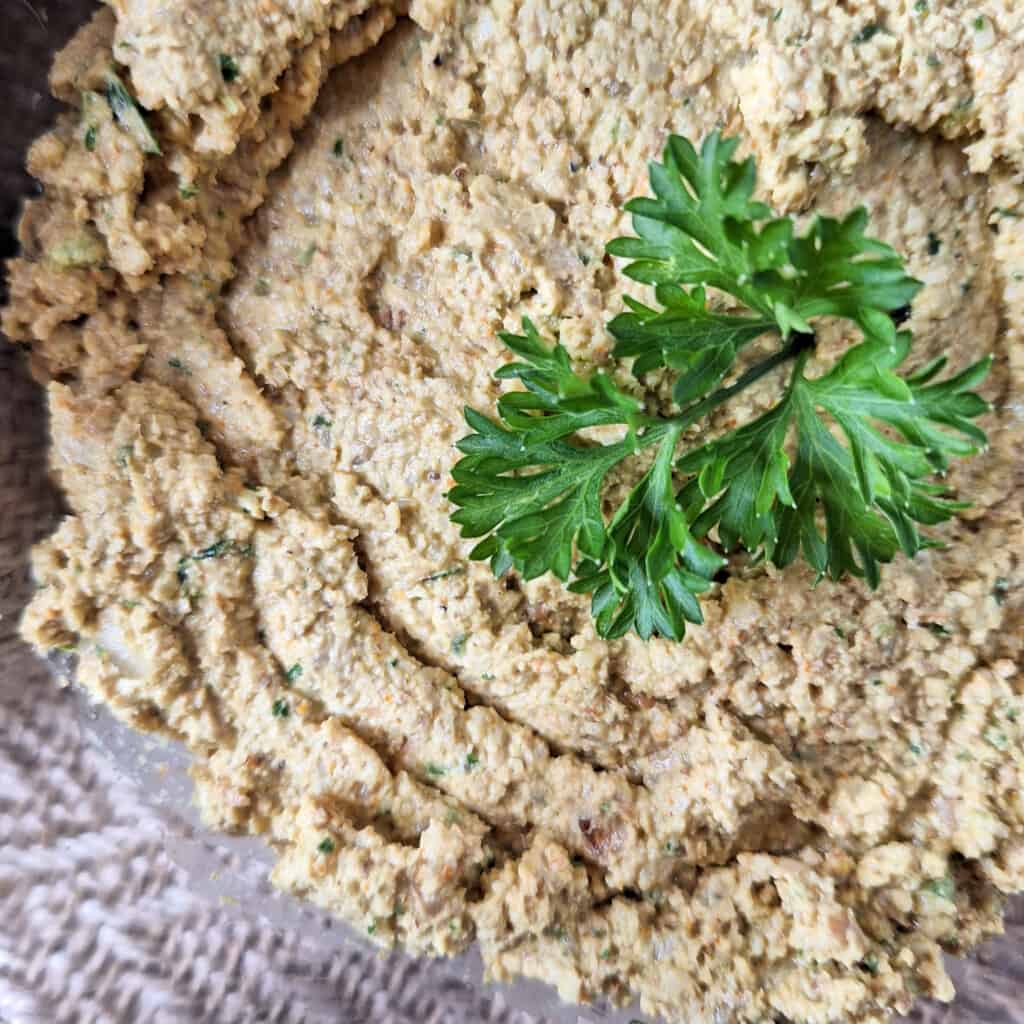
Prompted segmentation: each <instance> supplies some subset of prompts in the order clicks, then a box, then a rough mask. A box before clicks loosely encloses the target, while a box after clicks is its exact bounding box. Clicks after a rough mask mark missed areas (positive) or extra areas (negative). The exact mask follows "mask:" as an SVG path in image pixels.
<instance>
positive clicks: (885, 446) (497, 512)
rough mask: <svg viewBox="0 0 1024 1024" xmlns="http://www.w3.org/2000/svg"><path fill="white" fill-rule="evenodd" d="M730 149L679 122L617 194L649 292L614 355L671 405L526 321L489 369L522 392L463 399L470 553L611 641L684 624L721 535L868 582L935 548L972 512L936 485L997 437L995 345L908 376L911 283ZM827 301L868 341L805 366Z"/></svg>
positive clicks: (626, 244) (886, 256) (632, 309)
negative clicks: (542, 592)
mask: <svg viewBox="0 0 1024 1024" xmlns="http://www.w3.org/2000/svg"><path fill="white" fill-rule="evenodd" d="M736 146H737V142H736V140H733V139H723V138H722V137H721V136H720V135H719V134H718V133H717V132H716V133H714V134H712V135H711V136H709V137H708V138H707V139H706V140H705V142H704V144H703V145H702V147H701V149H700V152H699V153H698V152H697V151H696V150H695V149H694V147H693V146H692V145H691V144H690V142H688V141H687V140H686V139H684V138H680V137H678V136H672V137H671V138H670V139H669V141H668V144H667V146H666V148H665V153H664V163H660V164H659V163H652V164H651V168H650V180H651V187H652V190H653V192H654V196H653V198H641V199H634V200H631V201H630V202H629V203H628V204H627V206H626V209H627V210H629V212H630V213H631V214H632V215H633V229H634V231H635V233H636V234H635V237H630V238H618V239H615V240H614V241H612V242H611V243H610V244H609V245H608V251H609V252H610V253H611V254H613V255H615V256H620V257H625V258H626V259H628V260H630V261H631V262H629V263H628V265H627V266H626V267H625V269H624V273H625V274H626V275H627V276H629V277H631V278H633V279H635V280H637V281H640V282H642V283H645V284H650V285H653V286H654V298H655V302H656V304H657V305H656V306H654V307H649V306H646V305H643V304H641V303H639V302H637V301H636V300H634V299H631V298H626V299H625V304H626V306H627V310H626V311H625V312H623V313H622V314H620V315H619V316H616V317H615V318H614V319H613V320H612V321H611V322H610V323H609V324H608V329H609V331H610V333H611V334H612V336H613V337H614V338H615V341H616V345H615V348H614V349H613V355H614V356H615V357H616V358H619V359H631V360H632V365H631V372H632V374H633V376H634V377H636V378H638V379H642V378H643V377H645V376H646V375H647V374H649V373H651V372H652V371H654V370H661V369H667V370H668V371H669V372H671V373H674V374H675V381H674V387H673V391H672V396H673V400H674V402H675V404H676V405H677V406H678V409H679V411H678V412H677V413H675V414H674V415H671V416H663V415H656V414H653V413H651V412H649V411H648V408H647V406H646V405H645V403H644V402H642V401H641V400H640V399H639V398H637V397H636V396H635V395H634V394H632V393H630V392H629V391H627V390H625V389H624V388H623V387H621V386H620V385H619V384H618V383H616V382H615V380H613V378H612V377H611V376H609V375H608V374H607V373H605V372H604V371H602V370H596V371H593V372H590V373H580V372H577V370H576V369H574V367H573V365H572V361H571V359H570V357H569V354H568V352H567V351H566V350H565V348H563V347H562V346H561V345H560V344H557V343H555V344H553V345H551V344H548V343H546V342H545V341H544V339H543V338H542V337H541V336H540V334H539V333H538V331H537V330H536V328H535V327H534V325H533V324H532V323H531V322H530V321H529V320H524V321H523V327H524V333H523V334H521V335H516V334H502V335H501V338H502V340H503V341H504V342H505V344H506V345H507V346H508V347H509V348H510V349H511V350H512V352H513V353H514V354H515V355H516V356H517V357H518V359H517V361H515V362H512V363H509V364H508V365H506V366H503V367H501V368H500V369H499V370H498V371H497V373H496V377H498V378H499V379H501V380H514V381H518V382H519V384H520V385H521V386H522V390H515V391H510V392H507V393H505V394H503V395H502V396H501V398H500V399H499V401H498V417H497V419H491V418H489V417H487V416H485V415H483V414H482V413H480V412H477V411H476V410H474V409H468V408H467V409H466V411H465V415H466V422H467V423H468V424H469V426H470V428H471V430H472V433H470V434H469V435H468V436H467V437H465V438H463V439H462V440H461V441H460V442H459V443H458V448H459V450H460V451H461V452H462V453H463V457H462V458H461V459H460V460H459V462H458V463H457V464H456V465H455V467H454V469H453V471H452V475H453V477H454V479H455V486H454V487H453V488H452V490H451V491H450V492H449V498H450V500H451V501H452V502H453V503H454V504H455V505H456V506H458V508H457V510H456V511H455V512H454V514H453V516H452V519H453V520H454V521H455V522H456V523H458V524H459V525H460V526H461V527H462V533H463V536H465V537H472V538H481V539H480V541H479V543H478V544H477V545H476V546H475V547H474V548H473V550H472V551H471V553H470V557H471V558H473V559H487V560H489V561H490V563H491V567H492V569H493V571H494V572H495V574H497V575H502V574H503V573H505V572H507V571H508V570H510V569H513V568H514V569H515V570H516V571H517V572H518V573H520V574H521V575H522V576H523V577H524V578H525V579H533V578H535V577H537V576H541V575H543V574H544V573H547V572H551V573H554V574H555V576H557V577H558V578H559V579H561V580H562V581H564V582H566V583H567V584H568V585H569V588H570V589H571V590H574V591H577V592H582V593H589V594H591V595H592V596H591V608H592V613H593V616H594V619H595V623H596V626H597V630H598V632H599V633H600V634H601V635H602V636H605V637H609V638H614V637H620V636H622V635H624V634H625V633H627V632H628V631H630V630H635V631H636V632H637V633H638V634H639V635H640V636H641V637H643V638H645V639H646V638H649V637H651V636H655V635H658V636H663V637H668V638H671V639H676V640H679V639H681V638H682V637H683V635H684V633H685V628H686V623H687V622H694V623H699V622H701V621H702V619H701V610H700V603H699V599H698V598H699V595H700V594H702V593H704V592H705V591H706V590H707V589H708V588H709V587H710V585H711V581H712V579H713V577H714V575H715V573H716V572H717V571H718V570H719V569H720V568H721V567H722V565H723V564H724V559H723V557H722V555H721V554H720V553H719V550H716V547H717V549H720V550H721V551H724V552H726V553H728V552H731V551H733V550H735V549H737V548H744V549H746V550H747V551H749V552H750V553H751V554H753V555H754V556H755V557H763V558H767V559H768V560H770V561H772V562H773V563H774V564H775V565H777V566H779V567H784V566H786V565H789V564H790V563H791V562H792V561H793V560H794V559H795V558H796V557H797V556H798V555H799V554H802V555H803V557H804V558H805V559H806V560H807V562H808V563H809V564H810V565H811V566H812V567H813V568H814V570H815V571H816V573H817V574H818V576H819V578H820V577H822V576H829V577H831V578H832V579H839V578H841V577H842V576H844V575H846V574H850V575H853V576H860V577H863V578H864V579H865V580H866V581H867V583H868V584H869V585H870V586H872V587H874V586H877V585H878V582H879V566H880V564H882V563H885V562H889V561H891V560H892V559H893V558H894V557H895V556H896V554H897V553H898V552H899V551H903V552H904V553H906V554H907V555H909V556H913V555H915V554H916V553H917V552H918V551H920V550H921V549H922V548H924V547H928V546H931V545H933V544H934V541H932V540H930V539H929V538H928V537H927V536H926V535H924V534H923V533H922V532H921V530H920V527H921V526H931V525H934V524H936V523H940V522H943V521H944V520H947V519H949V518H950V517H951V516H953V515H954V514H955V513H956V512H957V511H958V510H959V509H962V508H963V507H964V505H963V504H962V503H959V502H956V501H953V500H952V499H951V498H950V497H949V496H948V494H947V492H946V489H945V488H944V487H943V486H942V485H941V484H940V483H936V482H934V479H933V478H934V477H935V475H936V474H940V473H942V472H943V471H944V470H945V469H946V468H947V466H948V464H949V460H950V458H952V457H962V456H967V455H971V454H974V453H975V452H977V451H978V450H979V449H980V448H982V447H983V446H984V445H985V443H986V438H985V434H984V433H983V432H982V431H981V430H980V428H979V427H978V426H977V425H976V424H975V423H974V422H973V421H974V420H975V419H976V418H977V417H978V416H980V415H981V414H982V413H984V412H985V411H987V409H988V405H987V403H986V402H985V401H984V400H983V399H981V398H980V397H979V396H978V395H977V394H975V393H974V392H973V391H972V390H971V389H972V388H973V387H975V386H976V385H977V384H978V383H979V382H980V381H981V380H982V379H983V378H984V376H985V374H986V373H987V371H988V368H989V363H990V360H989V359H988V358H986V359H982V360H979V361H978V362H977V363H975V364H973V365H972V366H970V367H968V368H967V369H965V370H963V371H962V372H961V373H959V374H957V375H955V376H952V377H948V378H946V379H944V380H937V379H936V378H937V377H938V375H939V373H940V372H941V371H942V369H943V367H944V365H945V361H944V360H943V359H939V360H936V361H934V362H933V363H931V364H930V365H928V366H927V367H925V368H924V369H922V370H920V371H919V372H917V373H916V374H911V375H907V376H901V375H900V374H898V373H897V372H896V370H897V369H898V368H899V366H900V365H901V364H902V363H903V362H904V360H905V359H906V357H907V355H908V353H909V351H910V347H911V341H912V338H911V334H910V332H909V331H907V330H901V329H899V327H898V322H899V321H901V320H902V319H903V317H904V314H905V311H906V309H907V307H908V305H909V303H910V302H911V301H912V300H913V298H914V296H915V295H916V294H917V292H918V290H919V289H920V287H921V285H920V283H919V282H918V281H915V280H914V279H913V278H912V277H910V276H909V275H908V274H907V273H906V270H905V268H904V265H903V260H902V259H901V257H900V256H899V254H898V253H896V252H895V250H893V249H892V248H891V247H890V246H888V245H886V244H885V243H883V242H880V241H878V240H877V239H873V238H869V237H868V236H867V235H865V233H864V232H865V229H866V227H867V214H866V212H865V211H864V210H863V209H857V210H854V211H853V212H852V213H850V214H848V215H847V216H846V217H845V218H843V219H842V220H836V219H833V218H830V217H823V216H819V217H816V218H815V219H814V221H813V222H812V223H811V224H810V226H809V227H808V228H807V230H806V232H805V233H803V234H798V233H797V231H796V229H795V226H794V223H793V221H792V220H791V219H790V218H788V217H783V218H775V217H772V214H771V211H770V210H769V209H768V207H767V206H765V205H764V204H763V203H759V202H756V201H754V200H753V199H752V198H751V197H752V195H753V191H754V186H755V168H754V163H753V160H752V159H747V160H744V161H742V162H741V161H736V160H734V159H733V154H734V153H735V150H736ZM710 290H713V291H710ZM712 296H714V297H712ZM727 297H731V302H730V300H729V298H727ZM725 302H730V306H728V307H727V306H726V305H725ZM737 306H738V307H739V308H738V309H737V308H735V307H737ZM822 316H829V317H840V318H845V319H848V320H850V321H852V322H853V323H854V324H855V325H856V327H857V328H858V329H859V331H860V334H861V335H862V340H861V341H860V342H859V343H857V344H855V345H853V346H852V347H851V348H849V349H848V350H847V351H846V353H845V354H844V355H843V356H842V357H841V358H840V359H839V360H838V361H837V362H836V363H835V365H833V366H832V367H831V368H830V369H828V370H827V371H826V372H825V373H824V374H822V375H820V376H818V377H808V376H807V375H806V372H805V371H806V369H807V363H808V358H809V356H810V354H811V351H812V349H813V347H814V343H815V335H814V325H813V321H814V320H815V319H816V318H818V317H822ZM765 335H774V336H776V337H777V338H778V339H779V345H778V347H777V349H776V350H775V351H774V352H772V353H771V354H770V355H768V356H767V357H766V358H764V359H762V360H760V361H759V362H757V363H755V364H754V365H752V366H750V367H748V368H747V369H746V370H744V371H743V372H741V373H738V374H736V373H735V370H736V364H737V360H738V357H739V355H740V353H741V352H742V350H743V349H744V348H745V347H746V346H748V345H749V344H750V343H751V342H752V341H754V340H755V339H758V338H761V337H763V336H765ZM784 365H787V366H790V370H789V376H788V380H787V381H786V383H785V386H784V388H783V392H782V395H781V397H780V398H779V400H778V401H777V402H776V403H775V404H774V405H773V406H772V407H770V408H769V409H768V410H767V411H766V412H764V413H762V414H761V415H760V416H758V417H757V418H756V419H754V420H752V421H751V422H749V423H746V424H744V425H742V426H740V427H738V428H736V429H734V430H730V431H729V432H727V433H725V434H723V435H722V436H720V437H717V438H715V439H713V440H710V441H707V442H705V443H703V444H698V445H697V446H696V447H693V448H690V449H688V450H685V451H682V452H680V451H679V448H680V445H681V443H682V441H683V438H684V436H687V437H688V436H689V435H688V432H689V431H690V430H691V428H693V427H695V426H696V425H698V424H699V423H701V421H703V420H704V419H705V418H706V417H707V416H708V414H709V413H711V412H712V411H713V410H714V409H715V408H717V407H718V406H720V405H722V404H723V403H725V402H727V401H729V400H730V399H731V398H733V397H734V396H735V395H737V394H739V393H740V392H741V391H744V390H746V389H747V388H749V387H750V386H751V385H752V384H754V383H755V382H756V381H758V380H760V379H761V378H763V377H765V376H766V375H768V374H770V373H772V372H773V371H777V370H778V369H779V368H780V367H782V366H784ZM729 377H734V378H735V379H733V380H732V382H731V383H728V384H725V383H724V382H725V381H726V379H727V378H729ZM609 426H611V427H618V428H620V433H621V437H620V438H619V439H618V440H615V441H611V442H609V443H599V442H597V441H595V440H594V434H593V432H592V431H591V428H594V427H609ZM584 432H587V433H584ZM646 448H653V449H655V450H654V452H653V459H652V460H651V459H649V460H648V462H649V465H648V467H647V469H646V471H645V472H644V473H643V475H642V476H641V478H640V480H639V482H638V483H636V484H635V485H634V486H633V487H632V489H631V490H630V491H629V492H628V494H627V496H626V497H625V499H624V500H622V501H621V503H620V504H619V505H618V507H617V508H613V509H611V510H609V514H608V515H606V513H605V508H604V503H605V500H606V499H607V491H606V482H607V480H608V477H609V474H610V473H611V472H612V470H613V469H614V468H615V467H617V466H618V465H619V464H620V463H622V462H624V461H625V460H627V459H630V458H632V457H635V456H637V455H638V454H639V453H640V452H641V451H642V450H643V449H646ZM712 536H713V537H714V540H715V542H716V547H712V546H711V538H712Z"/></svg>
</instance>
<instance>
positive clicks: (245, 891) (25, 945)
mask: <svg viewBox="0 0 1024 1024" xmlns="http://www.w3.org/2000/svg"><path fill="white" fill-rule="evenodd" d="M168 2H171V0H168ZM90 7H91V4H90V3H88V2H86V3H82V2H79V0H63V2H62V0H47V2H40V0H36V2H35V3H33V4H30V3H29V2H28V0H2V9H3V13H2V17H0V27H2V32H3V34H2V38H0V55H2V56H0V79H2V84H3V93H2V95H3V100H2V104H3V106H2V108H0V127H2V129H3V130H2V132H0V230H2V235H0V252H2V255H4V256H6V255H9V254H11V252H13V245H14V241H13V235H12V233H11V229H12V226H13V222H14V218H15V216H16V211H17V206H18V204H19V202H20V199H21V197H23V196H24V195H26V194H28V193H29V191H30V189H31V188H32V185H31V183H30V182H29V181H28V179H27V178H26V177H25V176H24V174H23V172H22V169H21V167H22V162H23V158H24V151H25V148H26V146H27V145H28V143H29V142H30V141H31V139H32V138H33V137H34V136H35V135H37V134H38V133H39V132H40V131H41V130H42V128H43V127H44V126H45V125H46V124H47V122H48V121H49V119H50V118H51V117H52V115H53V107H52V105H51V103H50V101H49V99H48V97H47V95H46V91H45V79H46V71H47V68H48V66H49V62H50V56H51V54H52V51H53V50H54V48H55V47H57V46H59V45H60V44H61V43H62V42H63V41H64V39H65V38H67V36H68V35H69V34H70V32H71V31H72V29H73V27H74V26H75V25H76V24H77V23H78V22H80V21H81V19H82V18H83V17H84V16H85V15H86V13H87V12H88V10H89V9H90ZM45 445H46V429H45V415H44V409H43V405H42V402H41V400H40V395H39V393H38V390H37V389H36V388H35V387H34V386H33V385H32V384H31V383H30V382H29V381H28V379H27V377H26V375H25V373H24V370H23V366H22V361H21V359H20V356H19V355H18V354H17V353H16V352H14V350H13V349H11V348H10V347H7V346H6V345H5V344H4V343H3V341H2V340H0V1021H3V1022H4V1024H51V1022H52V1024H103V1022H117V1024H150V1022H152V1024H199V1022H203V1024H236V1022H237V1024H242V1022H245V1024H249V1022H274V1024H314V1022H316V1024H320V1022H323V1024H327V1022H332V1024H362V1022H371V1021H372V1022H374V1024H399V1022H410V1024H412V1022H415V1024H456V1022H459V1024H477V1022H494V1024H498V1022H501V1024H542V1022H543V1021H550V1020H552V1019H553V1017H554V1016H556V1015H557V1017H558V1019H559V1020H575V1019H577V1017H576V1014H575V1013H574V1012H572V1011H568V1010H564V1011H562V1012H559V1013H557V1014H555V1013H554V1012H552V1015H551V1016H550V1017H542V1016H536V1015H533V1014H530V1013H527V1012H525V1011H523V1010H519V1009H516V1010H514V1009H512V1008H511V1006H512V1005H515V1006H517V1007H522V1006H527V1005H529V1006H534V1007H536V1006H537V1005H539V1004H538V996H537V992H536V989H535V987H517V988H516V989H515V990H513V991H512V992H509V991H507V990H505V991H500V992H495V991H486V990H483V989H481V988H480V987H479V986H477V985H475V984H473V983H472V981H467V980H466V979H467V978H470V979H471V978H472V977H473V974H474V968H473V966H472V964H470V965H461V966H459V967H457V968H456V969H454V970H451V969H448V968H441V967H438V966H436V965H425V964H423V963H417V962H414V961H411V960H409V959H408V958H405V957H401V956H394V957H391V958H388V959H381V958H378V957H376V956H375V955H374V954H373V953H371V952H369V951H368V950H367V949H366V948H365V947H363V946H360V945H359V944H357V943H354V942H352V941H351V940H350V939H349V938H347V937H346V935H345V934H344V930H343V929H339V928H337V927H334V928H331V927H330V926H329V922H326V921H325V919H324V918H323V917H322V915H319V914H318V913H316V912H313V911H310V910H304V909H302V908H300V907H298V906H297V905H296V904H294V903H292V902H291V901H288V900H285V899H283V898H280V897H276V896H274V895H272V894H271V892H270V890H269V888H268V887H267V885H266V882H265V880H264V879H265V875H266V864H267V863H268V861H267V858H266V856H265V854H263V855H261V853H260V851H259V848H258V847H257V846H256V845H255V844H253V843H234V844H231V843H224V842H222V841H220V840H219V839H217V838H216V837H210V836H207V835H206V834H205V833H203V832H202V830H201V829H198V828H197V827H196V824H195V821H194V819H192V818H191V817H190V815H189V812H188V811H187V809H186V803H187V801H186V800H185V794H186V790H187V787H186V785H185V783H184V781H183V774H182V771H181V764H180V758H179V757H178V756H177V755H176V754H175V753H174V752H173V751H166V750H164V749H163V748H161V747H159V746H155V745H153V744H148V745H140V744H138V743H137V742H136V741H135V740H134V739H132V738H130V737H129V736H128V735H127V734H126V732H125V731H123V730H121V729H120V728H119V727H117V726H116V725H113V724H112V723H110V722H109V721H108V720H106V719H105V718H104V717H102V716H100V717H96V716H95V713H94V712H92V711H90V710H89V709H88V708H87V706H86V705H85V704H84V702H83V700H82V699H81V698H80V697H76V695H75V694H74V693H73V691H71V690H67V689H64V690H62V689H59V688H58V687H57V686H56V685H54V683H53V678H52V674H51V671H50V669H49V668H48V667H47V666H46V665H44V664H43V663H41V662H39V661H37V660H36V659H35V658H34V657H33V655H32V654H31V653H30V652H29V651H27V650H26V649H25V648H24V647H23V646H22V645H21V644H20V643H19V642H18V640H17V639H16V631H17V618H18V613H19V609H20V607H21V606H22V604H23V603H24V601H25V597H26V594H27V593H28V590H29V587H30V582H29V579H28V574H27V553H28V549H29V547H30V546H31V544H32V543H33V542H34V541H35V540H36V539H38V538H39V537H40V536H42V535H43V534H44V533H46V532H47V530H48V529H49V528H50V526H51V525H52V523H53V522H54V519H55V518H56V516H57V515H59V511H60V505H59V497H58V495H57V494H56V493H55V492H54V491H53V489H52V488H51V487H50V486H49V484H48V482H47V478H46V471H45ZM1012 921H1013V923H1012V924H1011V926H1010V928H1009V934H1008V936H1007V938H1006V939H1003V940H1001V941H1000V942H998V943H994V944H993V945H992V947H991V949H989V950H988V951H987V952H986V953H984V954H983V955H982V956H981V957H980V958H977V959H975V960H972V961H971V962H968V963H966V964H956V965H954V967H953V970H954V972H955V977H956V980H957V982H958V987H959V988H960V992H961V994H960V996H959V998H958V999H957V1002H956V1004H954V1006H953V1007H950V1008H946V1007H941V1008H940V1007H928V1008H925V1010H924V1012H923V1014H922V1015H921V1018H922V1019H926V1020H928V1021H931V1022H935V1024H938V1022H939V1021H942V1022H946V1024H953V1022H956V1024H1001V1022H1019V1024H1024V914H1022V913H1021V907H1020V905H1019V904H1018V906H1017V908H1016V911H1015V914H1014V915H1012ZM582 1019H587V1020H593V1019H602V1015H601V1014H599V1013H595V1014H590V1013H589V1012H588V1013H587V1015H586V1017H585V1018H582ZM620 1019H621V1018H620ZM695 1024H696V1022H695Z"/></svg>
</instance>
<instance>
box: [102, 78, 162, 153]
mask: <svg viewBox="0 0 1024 1024" xmlns="http://www.w3.org/2000/svg"><path fill="white" fill-rule="evenodd" d="M106 85H107V103H108V104H109V105H110V110H111V113H113V115H114V118H115V119H116V120H117V123H118V124H119V125H121V127H122V128H124V130H125V131H126V132H128V134H129V135H131V136H132V138H134V139H135V141H136V142H137V143H138V146H139V149H141V150H142V152H143V153H148V154H150V155H152V156H159V155H160V152H161V150H160V144H159V143H158V142H157V141H156V138H155V137H154V136H153V133H152V132H151V131H150V129H149V125H148V124H146V119H145V117H143V114H142V111H141V110H140V109H139V105H138V104H137V103H136V102H135V100H134V99H133V97H132V95H131V93H130V92H128V90H127V89H126V88H125V85H124V82H122V81H121V79H120V78H119V77H118V76H117V73H116V72H115V71H114V70H113V69H111V70H109V71H108V72H107V75H106Z"/></svg>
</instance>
